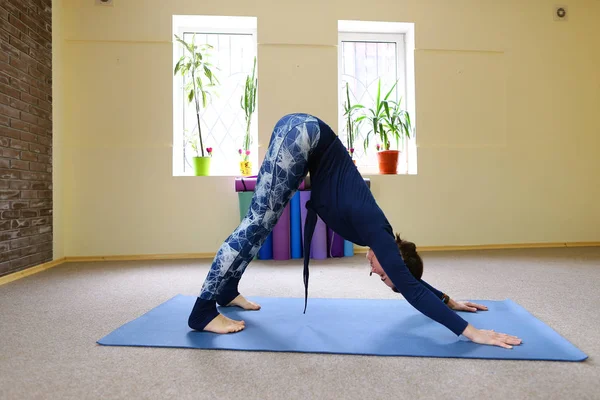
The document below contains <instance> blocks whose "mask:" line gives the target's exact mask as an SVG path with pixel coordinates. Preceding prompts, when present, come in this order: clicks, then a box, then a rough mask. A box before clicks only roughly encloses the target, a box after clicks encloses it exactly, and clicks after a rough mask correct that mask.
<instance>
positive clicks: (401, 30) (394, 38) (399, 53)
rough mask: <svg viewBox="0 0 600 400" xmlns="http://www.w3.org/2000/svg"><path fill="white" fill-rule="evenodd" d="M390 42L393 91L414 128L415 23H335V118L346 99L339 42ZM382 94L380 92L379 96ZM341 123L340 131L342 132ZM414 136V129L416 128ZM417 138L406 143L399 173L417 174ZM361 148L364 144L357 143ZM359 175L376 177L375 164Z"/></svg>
mask: <svg viewBox="0 0 600 400" xmlns="http://www.w3.org/2000/svg"><path fill="white" fill-rule="evenodd" d="M348 41H351V42H389V43H392V42H393V43H395V44H396V65H397V71H396V73H397V78H398V85H399V86H400V87H402V92H400V93H399V92H396V93H397V95H398V96H401V97H402V104H403V106H404V108H405V109H406V110H408V112H409V113H410V116H411V122H412V124H413V128H415V127H416V113H415V81H414V80H415V77H414V24H412V23H387V22H370V21H338V85H337V86H338V110H339V113H338V116H339V118H340V119H341V116H343V112H344V111H343V107H342V104H343V102H344V100H345V97H344V95H343V90H342V88H341V83H342V66H343V58H342V42H348ZM383 95H385V93H382V96H383ZM343 126H344V125H343V124H342V125H340V129H343ZM415 133H416V129H415ZM415 136H416V135H413V136H412V137H411V138H410V139H409V140H408V142H407V154H406V156H402V155H401V161H403V160H406V163H404V164H401V165H400V167H399V174H416V172H417V162H416V156H417V154H416V137H415ZM360 146H361V148H363V147H362V146H363V143H362V142H361V143H360ZM359 169H360V171H361V173H364V174H377V173H378V172H379V169H378V166H377V165H370V164H369V165H366V166H361V167H360V168H359Z"/></svg>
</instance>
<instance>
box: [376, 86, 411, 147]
mask: <svg viewBox="0 0 600 400" xmlns="http://www.w3.org/2000/svg"><path fill="white" fill-rule="evenodd" d="M401 102H402V98H400V100H399V101H397V102H396V101H391V100H389V101H386V102H385V103H384V105H383V108H384V111H385V112H384V118H383V119H384V123H383V125H384V130H385V131H386V132H387V135H389V136H393V137H394V138H395V139H396V148H397V149H400V139H402V147H404V138H405V137H406V138H407V139H410V134H411V133H412V131H413V127H412V123H411V120H410V113H409V112H408V111H406V110H404V109H402V107H401V106H400V104H401ZM387 144H388V146H387V148H386V150H389V141H388V142H387Z"/></svg>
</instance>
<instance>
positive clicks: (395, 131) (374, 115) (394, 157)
mask: <svg viewBox="0 0 600 400" xmlns="http://www.w3.org/2000/svg"><path fill="white" fill-rule="evenodd" d="M397 83H398V82H396V83H394V84H393V85H392V88H391V89H390V90H389V91H388V92H387V94H386V95H385V97H384V98H383V99H382V98H381V79H380V80H379V82H378V83H377V96H376V99H375V105H374V107H373V108H369V109H368V110H367V115H363V116H361V118H360V119H366V120H368V121H369V123H370V124H371V126H372V128H371V129H370V130H369V132H367V136H366V138H365V141H364V146H365V151H366V150H367V148H368V147H369V142H370V137H371V135H374V136H375V137H378V138H379V142H380V143H381V146H380V145H379V144H378V145H377V159H378V163H379V172H380V173H382V174H395V173H397V170H398V156H399V154H400V150H399V148H400V146H399V142H400V138H401V137H402V138H403V135H407V136H408V137H410V131H411V130H412V126H411V123H410V115H409V114H408V112H407V111H405V110H402V109H401V108H400V104H399V103H398V102H395V101H391V100H389V97H390V95H391V94H392V92H393V91H394V89H395V88H396V84H397ZM390 138H393V139H396V147H397V148H398V149H397V150H391V149H390V147H391V141H390Z"/></svg>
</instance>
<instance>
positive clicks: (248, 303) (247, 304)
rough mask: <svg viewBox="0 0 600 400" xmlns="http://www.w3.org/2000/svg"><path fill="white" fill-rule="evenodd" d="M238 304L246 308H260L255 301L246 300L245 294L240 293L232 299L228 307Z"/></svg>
mask: <svg viewBox="0 0 600 400" xmlns="http://www.w3.org/2000/svg"><path fill="white" fill-rule="evenodd" d="M231 306H237V307H241V308H243V309H244V310H260V306H259V305H258V304H256V303H254V302H251V301H249V300H246V298H245V297H244V296H242V295H241V294H238V296H237V297H236V298H235V299H233V300H232V301H231V303H229V304H227V307H231Z"/></svg>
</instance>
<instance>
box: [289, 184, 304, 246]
mask: <svg viewBox="0 0 600 400" xmlns="http://www.w3.org/2000/svg"><path fill="white" fill-rule="evenodd" d="M301 223H302V218H301V216H300V191H297V192H296V194H294V196H293V197H292V199H291V200H290V245H291V247H292V258H302V227H301V225H300V224H301Z"/></svg>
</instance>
